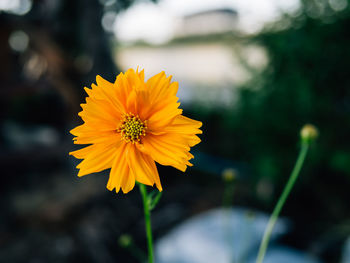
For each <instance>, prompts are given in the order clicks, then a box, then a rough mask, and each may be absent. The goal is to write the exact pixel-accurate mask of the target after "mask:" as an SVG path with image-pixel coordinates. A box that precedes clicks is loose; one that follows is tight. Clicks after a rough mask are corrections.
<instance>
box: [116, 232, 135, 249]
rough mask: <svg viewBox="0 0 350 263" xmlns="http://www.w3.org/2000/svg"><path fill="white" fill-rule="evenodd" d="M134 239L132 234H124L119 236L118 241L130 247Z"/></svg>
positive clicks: (123, 245)
mask: <svg viewBox="0 0 350 263" xmlns="http://www.w3.org/2000/svg"><path fill="white" fill-rule="evenodd" d="M131 242H132V239H131V236H130V235H127V234H123V235H121V236H120V237H119V240H118V243H119V245H120V246H121V247H124V248H126V247H129V246H130V245H131Z"/></svg>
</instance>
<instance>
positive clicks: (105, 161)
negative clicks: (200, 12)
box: [70, 69, 202, 193]
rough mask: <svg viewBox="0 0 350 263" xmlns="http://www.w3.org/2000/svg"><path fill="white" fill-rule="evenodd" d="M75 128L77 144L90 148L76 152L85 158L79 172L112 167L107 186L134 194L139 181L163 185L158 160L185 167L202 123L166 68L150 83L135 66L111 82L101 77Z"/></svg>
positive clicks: (151, 79) (73, 132) (74, 154)
mask: <svg viewBox="0 0 350 263" xmlns="http://www.w3.org/2000/svg"><path fill="white" fill-rule="evenodd" d="M96 83H97V85H95V84H92V85H91V89H89V88H85V91H86V93H87V94H88V97H87V98H86V103H84V104H81V107H82V111H81V112H79V116H80V117H81V118H82V120H83V121H84V124H82V125H80V126H78V127H76V128H74V129H72V130H71V131H70V132H71V133H72V134H73V135H74V136H75V137H74V138H73V141H74V143H75V144H88V145H89V144H90V145H89V146H87V147H85V148H82V149H80V150H77V151H73V152H71V153H70V154H71V155H73V156H75V157H76V158H78V159H82V162H81V163H80V164H79V165H78V166H77V168H78V169H79V173H78V176H83V175H86V174H89V173H94V172H99V171H102V170H104V169H109V168H111V171H110V174H109V179H108V183H107V189H109V190H113V189H115V191H116V192H117V193H118V192H119V191H120V189H122V191H123V192H124V193H127V192H129V191H130V190H132V189H133V188H134V186H135V182H136V181H137V182H139V183H142V184H146V185H152V186H153V185H154V184H155V185H156V187H157V188H158V190H159V191H162V186H161V182H160V178H159V174H158V171H157V167H156V164H155V161H156V162H158V163H160V164H162V165H171V166H173V167H175V168H177V169H179V170H181V171H185V170H186V168H187V167H188V166H192V164H191V163H190V162H189V160H191V159H192V158H193V155H192V154H191V153H190V152H189V151H190V148H191V147H192V146H194V145H196V144H197V143H199V142H200V139H199V138H198V136H197V134H201V133H202V131H201V130H200V129H199V128H200V127H201V125H202V123H201V122H198V121H195V120H192V119H189V118H186V117H184V116H182V109H180V108H179V106H180V103H179V102H178V98H177V97H176V93H177V90H178V83H177V82H173V83H171V76H170V77H167V76H166V75H165V73H164V72H161V73H159V74H157V75H155V76H153V77H152V78H150V79H149V80H148V81H147V82H145V80H144V71H143V70H142V71H139V70H138V69H137V71H136V72H135V71H134V70H133V69H129V70H128V71H127V72H126V73H125V74H123V73H121V74H119V75H118V76H117V78H116V80H115V82H114V83H111V82H109V81H107V80H105V79H103V78H102V77H101V76H97V77H96Z"/></svg>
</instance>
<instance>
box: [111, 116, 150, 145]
mask: <svg viewBox="0 0 350 263" xmlns="http://www.w3.org/2000/svg"><path fill="white" fill-rule="evenodd" d="M146 129H147V121H141V119H140V118H139V116H135V115H134V114H132V113H129V114H125V115H124V116H123V120H122V122H121V125H120V126H119V128H118V129H117V131H118V132H120V133H121V138H122V140H125V141H126V142H132V143H135V142H140V140H141V136H145V135H146Z"/></svg>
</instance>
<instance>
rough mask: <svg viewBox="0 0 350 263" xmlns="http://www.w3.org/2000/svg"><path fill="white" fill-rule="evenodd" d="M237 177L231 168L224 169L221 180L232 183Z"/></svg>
mask: <svg viewBox="0 0 350 263" xmlns="http://www.w3.org/2000/svg"><path fill="white" fill-rule="evenodd" d="M236 177H237V171H236V170H235V169H233V168H226V169H225V170H223V172H222V179H223V180H224V182H227V183H229V182H233V181H234V180H235V179H236Z"/></svg>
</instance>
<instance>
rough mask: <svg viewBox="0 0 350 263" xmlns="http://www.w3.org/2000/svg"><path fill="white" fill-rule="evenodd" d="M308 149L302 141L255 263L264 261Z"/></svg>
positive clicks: (306, 144) (306, 143) (307, 145)
mask: <svg viewBox="0 0 350 263" xmlns="http://www.w3.org/2000/svg"><path fill="white" fill-rule="evenodd" d="M308 149H309V144H308V142H305V141H304V142H303V143H302V145H301V149H300V152H299V156H298V159H297V161H296V163H295V166H294V169H293V171H292V173H291V175H290V177H289V180H288V182H287V184H286V186H285V188H284V190H283V192H282V194H281V196H280V198H279V199H278V202H277V204H276V206H275V209H274V210H273V212H272V214H271V216H270V219H269V222H268V224H267V227H266V229H265V233H264V236H263V239H262V241H261V243H260V248H259V253H258V257H257V259H256V263H262V262H263V260H264V257H265V253H266V249H267V246H268V244H269V240H270V236H271V233H272V230H273V227H274V226H275V224H276V221H277V219H278V216H279V214H280V212H281V210H282V208H283V205H284V203H285V202H286V200H287V198H288V195H289V193H290V191H291V190H292V188H293V186H294V183H295V181H296V180H297V178H298V175H299V173H300V170H301V168H302V166H303V163H304V160H305V157H306V154H307V151H308Z"/></svg>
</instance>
